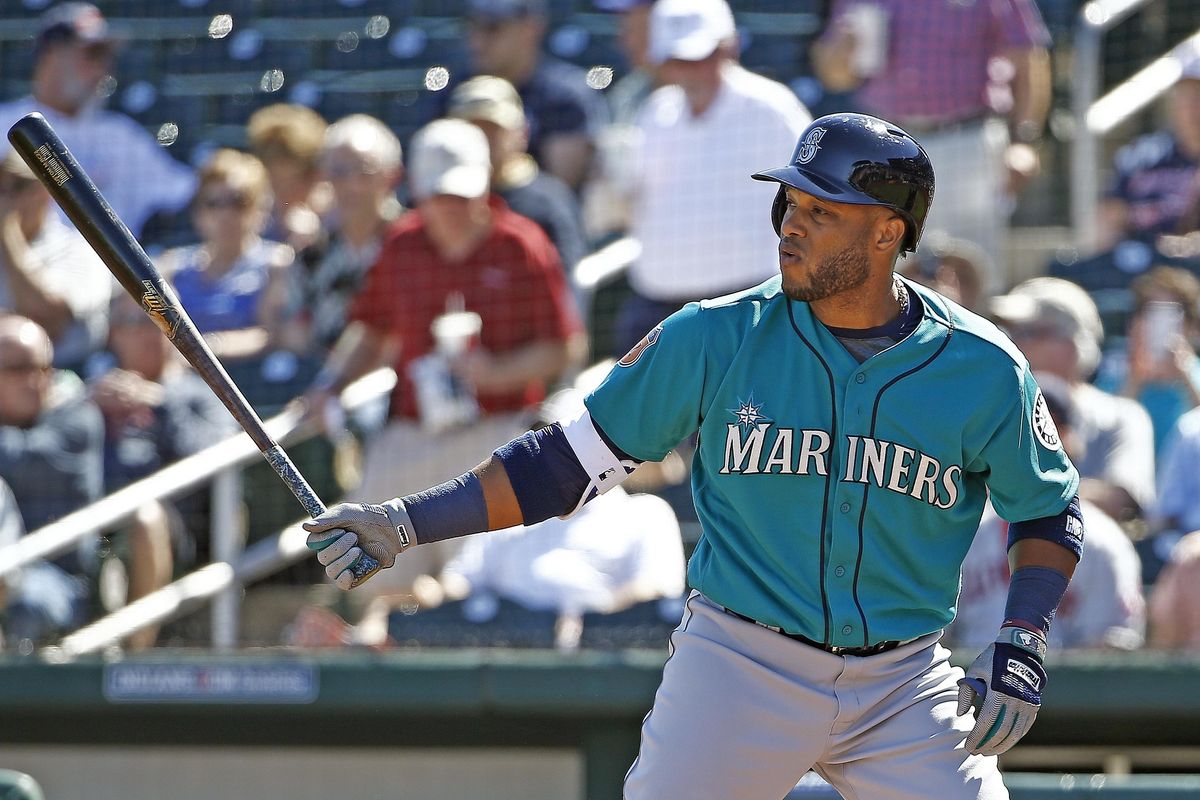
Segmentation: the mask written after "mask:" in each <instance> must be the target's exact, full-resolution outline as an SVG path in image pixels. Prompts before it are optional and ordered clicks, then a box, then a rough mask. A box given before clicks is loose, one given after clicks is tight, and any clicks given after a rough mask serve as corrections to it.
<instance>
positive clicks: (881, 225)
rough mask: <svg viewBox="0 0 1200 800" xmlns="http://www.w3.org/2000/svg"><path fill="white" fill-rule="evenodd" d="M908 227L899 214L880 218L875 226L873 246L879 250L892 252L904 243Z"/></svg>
mask: <svg viewBox="0 0 1200 800" xmlns="http://www.w3.org/2000/svg"><path fill="white" fill-rule="evenodd" d="M907 232H908V226H907V225H906V224H905V223H904V218H903V217H901V216H900V215H899V214H888V215H886V216H881V217H880V218H879V221H878V222H877V223H876V225H875V246H876V247H877V248H878V249H880V250H892V249H893V248H895V247H897V246H899V245H900V244H901V243H902V242H903V241H904V236H905V234H906V233H907Z"/></svg>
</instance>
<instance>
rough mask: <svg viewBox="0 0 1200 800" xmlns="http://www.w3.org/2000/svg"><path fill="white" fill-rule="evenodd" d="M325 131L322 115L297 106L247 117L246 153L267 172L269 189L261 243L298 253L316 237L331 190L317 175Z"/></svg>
mask: <svg viewBox="0 0 1200 800" xmlns="http://www.w3.org/2000/svg"><path fill="white" fill-rule="evenodd" d="M325 128H326V123H325V119H324V118H323V117H322V116H321V115H320V114H318V113H317V112H316V111H313V110H312V109H311V108H308V107H306V106H301V105H293V104H289V103H276V104H274V105H269V106H266V107H265V108H260V109H259V110H258V111H255V112H254V113H253V114H251V115H250V120H249V121H248V122H247V124H246V135H247V137H248V139H249V141H250V150H251V152H253V153H254V155H256V156H258V158H259V160H261V161H262V163H263V166H265V167H266V168H267V176H268V178H269V179H270V183H271V202H272V206H271V215H270V217H268V219H267V224H266V227H265V228H264V229H263V237H264V238H266V239H270V240H271V241H275V242H283V243H285V244H288V245H291V246H292V247H293V248H294V249H296V250H300V249H302V248H304V247H306V246H308V245H309V244H312V243H313V241H315V239H316V238H317V236H318V234H319V233H320V230H321V217H322V216H323V215H324V213H325V211H326V209H327V208H328V206H329V203H330V196H329V185H328V184H326V183H325V182H323V181H322V180H321V175H320V160H321V152H322V150H323V149H324V146H325Z"/></svg>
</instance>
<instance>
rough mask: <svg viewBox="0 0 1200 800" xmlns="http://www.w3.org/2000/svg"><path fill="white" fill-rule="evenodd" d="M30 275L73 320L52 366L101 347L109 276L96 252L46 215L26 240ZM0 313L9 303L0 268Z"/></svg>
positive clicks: (8, 308)
mask: <svg viewBox="0 0 1200 800" xmlns="http://www.w3.org/2000/svg"><path fill="white" fill-rule="evenodd" d="M27 257H28V259H29V269H30V272H31V273H32V274H33V275H34V276H35V278H36V280H38V281H39V282H40V283H41V284H42V286H43V288H44V289H45V290H46V291H48V292H50V293H51V294H54V295H55V296H56V297H61V298H62V299H63V301H64V302H65V303H66V304H67V305H68V306H70V308H71V313H72V315H74V317H75V321H74V322H73V323H72V324H71V326H70V327H69V328H67V330H66V331H65V332H64V333H63V334H62V335H61V336H59V337H58V339H56V340H55V342H54V363H55V364H61V365H77V364H79V363H81V362H82V361H83V360H84V359H85V358H87V356H88V355H90V354H91V353H92V352H94V351H95V350H97V349H99V348H100V347H101V346H103V344H104V337H105V336H106V335H107V333H108V303H109V300H110V299H111V297H112V288H113V278H112V274H111V273H110V272H109V271H108V268H107V267H105V266H104V263H103V262H102V261H100V257H99V256H97V255H96V251H95V250H93V249H92V248H91V245H89V244H88V243H87V241H85V240H84V238H83V236H81V235H80V234H79V232H78V231H77V230H75V229H74V228H73V227H70V226H69V225H68V223H66V222H63V221H62V219H61V218H60V217H58V216H57V215H55V214H47V215H46V221H45V222H44V223H43V224H42V229H41V230H40V231H38V235H37V237H36V238H34V239H33V240H32V241H31V242H29V252H28V254H27ZM0 311H13V300H12V296H11V294H10V292H9V289H8V281H7V279H6V278H5V275H4V270H3V268H0Z"/></svg>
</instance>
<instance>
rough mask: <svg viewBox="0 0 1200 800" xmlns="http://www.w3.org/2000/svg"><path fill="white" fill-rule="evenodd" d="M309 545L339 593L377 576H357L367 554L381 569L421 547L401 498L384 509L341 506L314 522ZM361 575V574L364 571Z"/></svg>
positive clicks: (308, 526) (309, 524)
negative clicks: (409, 551)
mask: <svg viewBox="0 0 1200 800" xmlns="http://www.w3.org/2000/svg"><path fill="white" fill-rule="evenodd" d="M303 527H304V530H306V531H308V540H307V542H306V544H307V545H308V546H309V548H310V549H312V550H316V551H317V561H319V562H321V564H322V565H323V566H324V567H325V574H326V575H328V576H329V579H330V580H332V581H333V582H334V583H336V584H337V586H338V588H339V589H350V588H352V587H354V586H358V585H360V584H362V583H363V582H365V581H366V580H368V579H369V578H370V577H371V576H372V575H374V574H375V572H378V570H375V571H374V572H370V573H368V574H365V575H359V576H357V578H356V576H355V569H354V567H355V564H357V563H358V561H359V559H361V558H362V557H363V553H366V554H368V555H370V556H371V557H373V558H374V559H375V560H376V561H378V562H379V567H380V569H384V568H387V567H390V566H392V565H393V564H395V563H396V556H398V555H400V553H401V552H403V551H404V550H405V549H407V548H409V547H412V546H413V545H415V544H417V539H416V535H415V534H414V532H413V525H412V520H411V519H409V517H408V511H407V510H405V508H404V503H403V502H401V500H400V499H399V498H395V499H392V500H388V501H387V502H386V503H383V504H382V505H377V506H376V505H368V504H366V503H339V504H338V505H336V506H333V507H332V508H330V509H329V510H327V511H326V512H325V513H324V514H322V515H321V516H319V517H317V518H316V519H314V520H311V521H310V522H305V523H304V526H303ZM360 572H361V570H360Z"/></svg>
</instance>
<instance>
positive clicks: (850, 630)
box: [842, 625, 854, 636]
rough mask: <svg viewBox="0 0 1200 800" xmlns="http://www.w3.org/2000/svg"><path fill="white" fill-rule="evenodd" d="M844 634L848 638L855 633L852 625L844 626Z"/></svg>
mask: <svg viewBox="0 0 1200 800" xmlns="http://www.w3.org/2000/svg"><path fill="white" fill-rule="evenodd" d="M842 633H843V634H844V635H846V636H849V635H850V634H852V633H854V628H853V627H851V626H850V625H843V626H842Z"/></svg>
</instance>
